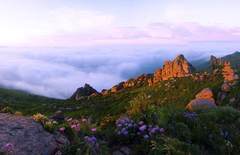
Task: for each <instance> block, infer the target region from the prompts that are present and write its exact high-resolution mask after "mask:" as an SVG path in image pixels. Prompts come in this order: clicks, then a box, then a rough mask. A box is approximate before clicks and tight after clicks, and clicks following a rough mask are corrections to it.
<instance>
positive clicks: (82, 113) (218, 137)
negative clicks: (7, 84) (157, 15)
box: [0, 75, 240, 155]
mask: <svg viewBox="0 0 240 155" xmlns="http://www.w3.org/2000/svg"><path fill="white" fill-rule="evenodd" d="M222 83H223V79H222V77H221V76H219V75H208V77H207V78H206V79H205V80H198V81H196V80H194V78H192V77H185V78H177V79H174V78H173V79H171V80H168V81H162V82H160V83H158V84H156V85H154V86H147V85H145V86H142V87H135V88H129V89H125V90H123V91H120V92H117V93H114V94H109V95H106V96H91V97H86V98H83V99H81V100H79V101H74V100H65V101H63V100H57V99H50V98H46V97H41V96H35V95H30V94H27V93H25V92H20V91H13V90H7V89H0V101H1V103H3V104H2V108H1V111H2V112H9V113H15V111H19V112H16V114H19V115H20V114H21V113H20V112H22V113H23V114H24V115H32V114H36V113H41V114H44V115H47V116H49V115H51V114H53V113H54V112H55V111H57V110H61V111H63V112H64V113H65V115H66V116H68V118H70V117H71V118H73V119H68V120H67V121H62V122H54V121H52V120H50V119H48V118H47V117H45V116H44V115H41V114H37V115H34V119H35V120H37V121H38V122H40V123H42V124H43V126H44V128H45V129H46V130H48V131H49V132H55V131H60V132H61V133H62V134H64V135H66V136H67V137H68V138H69V140H70V141H71V145H70V146H69V147H67V148H65V150H64V154H68V155H75V154H87V155H88V154H89V155H90V154H91V155H95V154H103V155H105V154H111V153H113V152H114V151H118V150H119V149H121V148H123V147H127V148H128V149H129V150H130V151H131V153H132V154H133V155H134V154H136V155H137V154H143V155H145V154H150V155H158V154H169V155H172V154H173V155H175V154H179V155H185V154H199V155H201V154H206V155H210V154H220V155H221V154H223V155H225V154H229V155H230V154H240V149H239V148H240V135H239V133H240V111H239V110H238V109H239V108H240V105H239V101H240V96H239V92H240V84H239V83H237V84H236V85H235V86H234V88H232V90H231V91H230V92H229V93H228V94H227V96H226V98H225V99H224V101H223V102H221V103H220V105H219V106H218V107H217V108H215V109H209V110H204V111H196V112H188V111H186V109H185V107H186V105H187V104H188V103H189V101H191V100H192V99H194V98H195V95H196V94H197V93H198V92H199V91H200V90H202V89H203V88H211V89H212V90H213V93H214V98H215V99H217V96H218V93H219V91H220V89H221V85H222ZM233 98H234V99H233Z"/></svg>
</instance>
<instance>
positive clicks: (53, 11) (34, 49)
mask: <svg viewBox="0 0 240 155" xmlns="http://www.w3.org/2000/svg"><path fill="white" fill-rule="evenodd" d="M239 7H240V1H239V0H211V1H209V0H201V1H200V0H199V1H193V0H181V1H179V0H120V1H117V0H7V1H6V0H0V75H1V76H0V85H1V86H4V87H10V88H15V89H21V90H26V91H29V92H32V93H35V94H40V95H44V96H50V97H56V98H67V97H69V96H70V95H71V94H72V93H73V91H74V90H75V89H76V88H77V87H80V86H82V85H83V84H84V83H86V82H87V83H90V84H91V85H93V86H94V87H95V88H96V89H98V90H101V89H103V88H110V87H111V86H112V85H114V84H116V83H118V82H120V81H122V80H126V79H128V78H131V77H134V76H137V75H139V74H141V73H144V72H153V71H154V70H155V69H156V68H158V67H160V66H161V65H162V62H163V60H164V59H172V58H173V57H174V56H176V55H177V54H180V53H183V54H185V55H186V56H187V57H188V58H189V59H191V60H194V59H198V58H199V59H200V58H203V57H204V58H208V56H209V55H210V54H215V55H217V56H222V55H224V54H228V53H231V52H234V51H237V50H239V43H240V20H238V19H239V14H240V9H239Z"/></svg>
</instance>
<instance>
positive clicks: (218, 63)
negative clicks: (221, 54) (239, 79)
mask: <svg viewBox="0 0 240 155" xmlns="http://www.w3.org/2000/svg"><path fill="white" fill-rule="evenodd" d="M223 63H224V60H222V59H221V58H217V57H215V56H213V55H211V57H210V65H211V69H212V70H214V69H217V68H219V66H221V65H223Z"/></svg>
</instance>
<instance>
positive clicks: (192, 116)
mask: <svg viewBox="0 0 240 155" xmlns="http://www.w3.org/2000/svg"><path fill="white" fill-rule="evenodd" d="M183 116H184V117H185V118H187V119H190V120H195V119H196V118H197V113H196V112H184V113H183Z"/></svg>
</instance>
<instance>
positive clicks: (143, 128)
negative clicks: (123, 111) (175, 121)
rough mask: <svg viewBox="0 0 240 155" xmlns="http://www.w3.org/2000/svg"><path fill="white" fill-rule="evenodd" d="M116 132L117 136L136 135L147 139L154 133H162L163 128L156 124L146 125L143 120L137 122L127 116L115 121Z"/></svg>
mask: <svg viewBox="0 0 240 155" xmlns="http://www.w3.org/2000/svg"><path fill="white" fill-rule="evenodd" d="M116 126H117V134H118V135H119V136H125V137H127V136H129V135H133V136H138V137H141V138H144V139H145V140H148V139H150V138H152V137H153V136H154V135H156V134H163V133H164V132H165V130H164V129H163V128H160V127H159V126H157V125H148V124H145V123H144V122H143V121H140V122H138V123H136V122H134V121H133V120H131V119H129V118H128V117H124V118H120V119H118V120H117V121H116Z"/></svg>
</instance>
